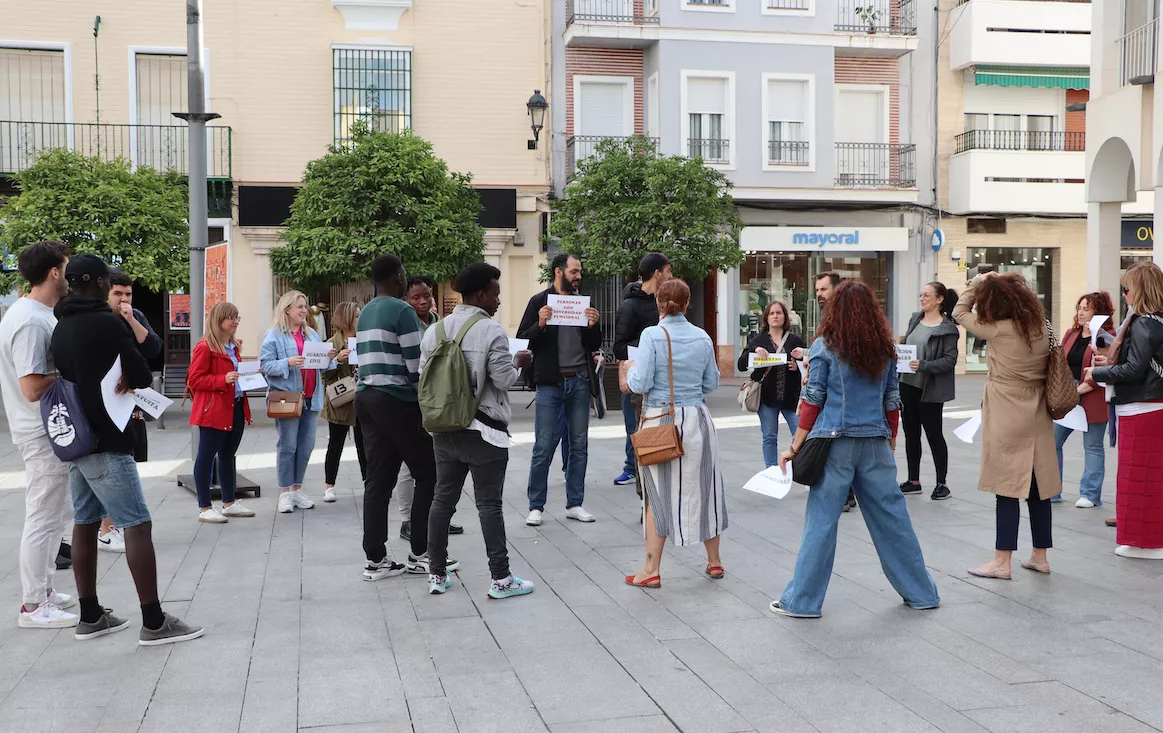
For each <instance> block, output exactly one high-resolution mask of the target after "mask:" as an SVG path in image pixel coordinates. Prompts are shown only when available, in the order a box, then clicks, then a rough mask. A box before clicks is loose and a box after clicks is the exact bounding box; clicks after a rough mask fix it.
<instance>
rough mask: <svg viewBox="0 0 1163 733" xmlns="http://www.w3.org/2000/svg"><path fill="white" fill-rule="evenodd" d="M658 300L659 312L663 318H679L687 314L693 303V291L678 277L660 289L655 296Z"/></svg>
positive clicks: (665, 283) (668, 281)
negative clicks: (688, 307) (678, 316)
mask: <svg viewBox="0 0 1163 733" xmlns="http://www.w3.org/2000/svg"><path fill="white" fill-rule="evenodd" d="M655 298H656V299H657V300H658V312H659V313H661V314H662V315H663V316H677V315H681V314H683V313H686V309H687V306H688V305H690V302H691V289H690V287H689V286H688V285H687V284H686V283H684V282H683V281H682V280H679V279H678V278H677V277H676V278H673V279H671V280H667V281H666V282H664V283H663V284H662V286H661V287H659V288H658V294H657V295H656V296H655Z"/></svg>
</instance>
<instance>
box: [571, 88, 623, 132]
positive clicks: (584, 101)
mask: <svg viewBox="0 0 1163 733" xmlns="http://www.w3.org/2000/svg"><path fill="white" fill-rule="evenodd" d="M580 92H581V99H580V100H578V101H579V103H580V105H579V108H578V124H577V134H579V135H598V136H602V137H622V136H626V135H629V134H630V131H629V130H627V129H626V87H625V85H623V84H608V83H601V82H582V83H581V88H580Z"/></svg>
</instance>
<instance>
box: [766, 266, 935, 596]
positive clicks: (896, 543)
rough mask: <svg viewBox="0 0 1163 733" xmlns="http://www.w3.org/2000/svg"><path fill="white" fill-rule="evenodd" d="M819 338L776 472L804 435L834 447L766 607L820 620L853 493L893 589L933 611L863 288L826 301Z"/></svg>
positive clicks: (886, 330) (883, 346) (891, 347)
mask: <svg viewBox="0 0 1163 733" xmlns="http://www.w3.org/2000/svg"><path fill="white" fill-rule="evenodd" d="M816 335H817V338H816V341H815V343H813V344H812V349H811V352H810V355H809V357H808V359H809V363H810V366H811V370H810V376H809V377H808V384H807V386H806V387H805V388H804V404H803V408H802V410H801V414H800V424H799V429H798V430H797V431H796V437H795V440H794V441H792V446H791V448H790V449H788V450H786V451H784V453H783V454H782V455H781V456H780V458H779V464H780V467H781V468H784V467H786V464H787V462H788V461H790V460H792V459H793V458H794V457H795V455H796V454H797V453H799V451H800V449H801V448H802V447H803V445H804V441H805V440H808V439H809V438H810V439H816V438H824V439H830V440H831V447H830V450H829V452H828V462H827V465H826V467H825V468H824V473H823V476H822V477H821V478H820V481H819V483H817V484H816V485H815V486H812V487H811V492H810V493H809V494H808V507H807V519H806V521H805V523H804V533H803V539H802V541H801V544H800V552H799V556H798V557H797V558H796V570H795V576H794V577H793V578H792V580H791V582H790V583H788V584H787V588H786V589H785V590H784V592H783V595H782V596H781V597H780V599H779V600H778V601H772V602H771V610H772V611H774V612H775V613H778V614H782V615H784V616H794V617H797V618H817V617H819V616H820V612H821V608H822V607H823V605H824V595H825V593H827V591H828V581H829V580H830V579H831V575H832V563H833V561H834V560H835V558H836V533H837V526H838V525H839V522H840V513H841V511H842V510H843V508H844V504H845V502H846V500H847V498H848V489H849V488H850V487H851V488H852V489H854V490H855V492H856V497H857V499H858V500H859V501H860V507H861V509H862V510H863V512H862V513H863V514H864V523H865V524H866V525H867V526H868V533H869V534H870V535H872V542H873V544H874V545H875V546H876V554H877V555H879V556H880V566H881V568H882V569H883V570H884V574H885V575H886V576H887V577H888V580H889V582H890V583H892V587H893V588H895V589H896V591H897V593H899V594H900V595H901V597H902V598H903V599H904V601H905V603H907V604H909V605H910V606H912V607H913V608H917V609H926V608H936V607H937V604H938V603H940V597H939V596H938V593H937V584H936V583H934V582H933V577H932V576H931V575H929V571H928V570H926V569H925V559H924V557H923V556H922V555H921V545H920V543H919V542H918V541H917V535H916V533H915V532H914V531H913V524H912V521H911V520H910V519H909V512H908V509H907V508H906V507H905V497H904V495H903V494H902V493H901V492H900V489H899V488H898V487H897V483H896V460H895V459H894V457H893V451H894V450H895V449H896V431H897V420H898V417H899V411H900V392H899V389H898V382H897V373H896V344H895V342H894V340H893V337H892V330H891V328H890V327H889V325H888V319H887V318H885V316H884V312H883V311H882V310H881V309H880V305H879V304H878V303H877V301H876V297H875V296H874V295H873V293H872V291H871V290H870V289H869V288H868V286H867V285H865V284H864V283H862V282H859V281H848V282H844V283H841V285H840V286H839V287H838V288H837V289H836V292H835V294H834V295H833V296H832V297H831V299H829V300H828V304H827V305H826V306H825V307H824V317H823V318H822V319H821V321H820V327H819V329H818V330H817V331H816Z"/></svg>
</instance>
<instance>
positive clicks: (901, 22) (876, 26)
mask: <svg viewBox="0 0 1163 733" xmlns="http://www.w3.org/2000/svg"><path fill="white" fill-rule="evenodd" d="M836 30H837V31H838V32H840V33H854V34H863V35H868V36H875V35H877V34H884V35H889V36H915V35H917V11H916V0H839V2H838V3H837V6H836Z"/></svg>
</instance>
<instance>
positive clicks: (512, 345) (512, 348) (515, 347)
mask: <svg viewBox="0 0 1163 733" xmlns="http://www.w3.org/2000/svg"><path fill="white" fill-rule="evenodd" d="M528 348H529V339H509V355H510V356H516V355H517V352H518V351H525V350H526V349H528Z"/></svg>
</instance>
